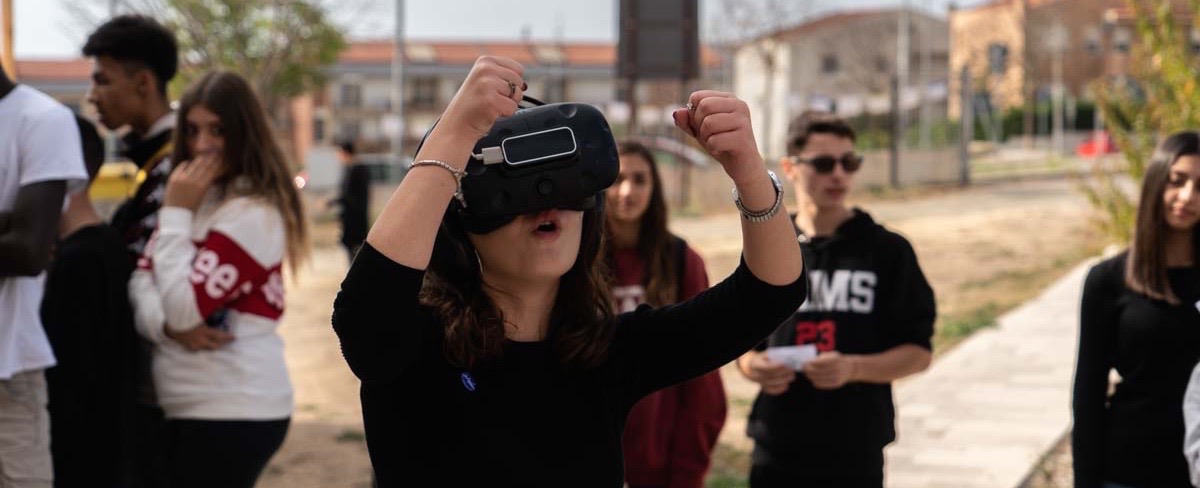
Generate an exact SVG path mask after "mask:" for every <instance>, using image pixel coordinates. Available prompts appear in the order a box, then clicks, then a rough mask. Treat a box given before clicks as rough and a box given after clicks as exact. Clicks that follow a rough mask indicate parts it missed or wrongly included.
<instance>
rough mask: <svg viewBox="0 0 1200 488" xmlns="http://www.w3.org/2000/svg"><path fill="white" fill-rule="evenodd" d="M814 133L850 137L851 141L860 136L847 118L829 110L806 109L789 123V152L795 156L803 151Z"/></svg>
mask: <svg viewBox="0 0 1200 488" xmlns="http://www.w3.org/2000/svg"><path fill="white" fill-rule="evenodd" d="M813 134H832V135H835V136H838V137H844V138H846V139H850V142H854V141H855V140H856V139H857V138H858V136H857V135H856V134H855V133H854V129H853V128H851V127H850V124H847V123H846V121H845V119H842V118H841V117H838V116H836V115H833V114H831V113H829V112H821V111H819V110H806V111H804V113H801V114H800V115H799V116H797V117H796V118H795V119H793V120H792V122H791V124H789V125H788V136H787V151H788V154H790V155H793V156H794V155H796V154H799V153H800V151H803V150H804V146H805V145H806V144H808V138H809V137H810V136H812V135H813Z"/></svg>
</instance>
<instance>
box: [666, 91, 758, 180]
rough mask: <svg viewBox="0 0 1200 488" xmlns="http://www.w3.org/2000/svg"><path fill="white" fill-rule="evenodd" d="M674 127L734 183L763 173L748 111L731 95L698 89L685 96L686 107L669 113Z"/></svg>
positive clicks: (742, 103)
mask: <svg viewBox="0 0 1200 488" xmlns="http://www.w3.org/2000/svg"><path fill="white" fill-rule="evenodd" d="M672 116H673V118H674V119H675V126H676V127H679V129H680V130H682V131H684V132H687V133H688V134H689V135H691V136H692V137H694V138H695V139H696V141H697V142H699V143H700V145H701V146H703V147H704V149H705V150H706V151H708V154H709V155H711V156H712V157H713V158H714V159H716V160H717V161H718V162H720V163H721V166H722V167H723V168H724V169H725V173H726V174H728V175H729V177H730V178H732V179H733V181H734V183H741V182H744V181H747V179H748V178H756V177H759V176H762V174H763V173H765V169H764V168H765V167H766V165H765V164H764V163H763V159H762V154H760V153H759V152H758V143H757V142H755V140H754V131H753V130H752V129H751V127H750V108H749V107H747V106H746V102H744V101H742V100H740V99H738V98H737V97H735V96H733V94H731V93H725V92H718V91H711V90H701V91H698V92H695V93H692V95H691V96H690V97H688V108H681V109H678V110H676V111H675V112H674V113H673V114H672Z"/></svg>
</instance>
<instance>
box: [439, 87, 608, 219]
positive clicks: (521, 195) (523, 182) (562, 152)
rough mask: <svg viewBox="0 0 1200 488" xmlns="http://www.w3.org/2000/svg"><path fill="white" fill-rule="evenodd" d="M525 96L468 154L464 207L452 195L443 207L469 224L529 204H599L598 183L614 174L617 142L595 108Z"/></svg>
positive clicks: (512, 213)
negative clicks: (523, 104) (520, 105)
mask: <svg viewBox="0 0 1200 488" xmlns="http://www.w3.org/2000/svg"><path fill="white" fill-rule="evenodd" d="M526 101H528V102H530V103H536V104H538V106H533V107H528V108H522V109H519V110H517V112H516V113H515V114H513V115H512V116H510V117H502V118H500V119H497V120H496V123H495V125H493V126H492V129H491V131H490V132H488V134H487V135H486V136H484V137H483V138H482V139H480V140H479V142H477V143H476V144H475V148H474V150H473V151H472V155H473V156H472V158H471V160H470V161H468V162H467V166H466V168H465V172H466V176H464V177H463V179H462V193H463V198H464V200H465V201H466V207H465V208H464V207H463V205H461V204H460V203H459V202H458V201H457V200H454V201H452V202H451V207H450V209H449V211H450V212H454V213H457V214H458V216H459V218H461V219H462V222H463V224H464V226H465V227H466V229H467V231H469V232H472V233H475V234H486V233H488V232H491V231H493V230H496V229H498V228H500V227H503V226H504V225H505V224H508V223H509V222H512V220H513V219H515V218H516V217H518V216H520V215H522V214H526V213H531V212H538V211H542V210H548V209H553V208H557V209H565V210H589V209H592V208H595V206H596V205H601V206H603V192H602V191H603V190H604V189H605V188H608V187H609V186H610V185H612V183H613V181H615V180H616V178H617V173H618V170H619V169H620V165H619V163H618V160H617V145H616V142H614V141H613V136H612V130H611V129H609V127H608V121H607V120H605V118H604V115H603V114H601V113H600V111H599V110H597V109H596V108H595V107H593V106H591V105H587V104H582V103H555V104H550V105H546V104H541V102H538V101H537V100H536V99H533V98H530V97H526ZM435 125H436V124H435ZM432 130H433V129H432V128H431V129H430V131H432ZM425 136H426V137H428V136H429V133H426V134H425ZM421 142H422V144H424V139H422V141H421ZM417 150H418V151H420V147H419V146H418V148H417Z"/></svg>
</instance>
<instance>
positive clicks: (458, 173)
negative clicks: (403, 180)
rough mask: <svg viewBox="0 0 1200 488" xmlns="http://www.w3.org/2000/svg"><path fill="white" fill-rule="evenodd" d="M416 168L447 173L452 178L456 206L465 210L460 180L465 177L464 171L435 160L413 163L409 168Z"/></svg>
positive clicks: (465, 200)
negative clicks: (456, 201) (424, 167)
mask: <svg viewBox="0 0 1200 488" xmlns="http://www.w3.org/2000/svg"><path fill="white" fill-rule="evenodd" d="M417 166H436V167H439V168H442V169H444V170H446V171H449V172H450V175H451V176H454V199H455V200H458V204H459V205H462V208H464V209H465V208H467V199H466V198H463V191H462V179H463V177H464V176H466V175H467V172H466V171H463V170H459V169H454V167H453V166H450V165H449V164H446V163H445V162H444V161H438V160H436V159H422V160H420V161H413V163H412V165H410V166H409V168H410V169H411V168H416V167H417Z"/></svg>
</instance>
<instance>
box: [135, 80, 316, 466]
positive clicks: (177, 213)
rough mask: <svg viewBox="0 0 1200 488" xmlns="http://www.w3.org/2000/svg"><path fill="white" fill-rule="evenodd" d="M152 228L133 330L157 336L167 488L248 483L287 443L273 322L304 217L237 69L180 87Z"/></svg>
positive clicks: (139, 273) (299, 254) (284, 387)
mask: <svg viewBox="0 0 1200 488" xmlns="http://www.w3.org/2000/svg"><path fill="white" fill-rule="evenodd" d="M178 113H179V115H178V118H179V120H178V122H177V123H176V131H175V135H174V143H173V144H174V148H175V149H174V151H175V153H174V155H173V157H172V160H173V161H180V163H179V165H178V166H177V167H176V168H175V169H174V171H173V172H172V173H171V176H170V178H169V179H168V181H167V186H166V194H165V195H164V197H163V206H162V209H161V210H159V212H158V229H157V230H156V231H155V233H154V235H153V237H152V238H151V241H150V243H149V244H147V246H146V250H145V252H144V253H143V255H142V258H141V259H139V261H138V269H137V270H136V271H134V274H133V277H132V278H131V279H130V297H131V301H132V302H133V306H134V317H135V320H136V323H137V328H138V332H139V333H140V334H141V335H142V336H144V337H146V338H147V339H148V340H150V341H151V342H152V343H154V352H153V363H152V364H153V374H154V386H155V389H156V390H157V394H158V401H159V404H160V405H162V407H163V410H164V411H165V413H166V417H167V439H166V445H164V446H162V447H163V449H164V450H165V451H166V452H165V455H166V457H167V466H168V476H169V478H170V486H171V487H172V488H180V487H184V488H186V487H214V486H221V487H243V488H251V487H253V486H254V483H255V481H256V480H257V479H258V476H259V474H260V473H261V472H262V470H263V468H264V467H266V465H267V461H268V460H270V458H271V456H272V455H274V453H275V451H276V450H278V449H279V446H280V445H281V444H282V443H283V439H284V436H285V434H286V433H287V430H288V424H289V421H290V418H291V414H292V387H291V382H290V381H289V379H288V372H287V366H286V364H285V363H284V357H283V340H282V338H281V337H280V336H279V334H278V333H277V332H276V329H277V328H278V326H279V319H280V317H281V315H282V314H283V306H284V296H283V291H284V290H283V280H282V278H281V274H282V265H283V263H284V261H285V259H286V261H287V262H288V264H289V265H290V266H291V268H292V270H293V271H295V269H296V268H297V267H298V266H299V263H300V262H301V261H302V260H303V259H304V257H305V256H306V254H307V247H306V243H307V224H306V220H305V218H304V209H303V207H302V206H301V203H300V196H299V194H298V193H297V192H296V187H295V186H294V185H293V184H292V178H291V171H290V169H289V168H288V164H287V160H286V159H285V158H284V156H283V151H282V150H281V149H280V147H279V144H278V143H277V142H276V140H275V137H274V135H273V133H272V132H271V128H270V125H269V123H268V122H267V118H266V114H265V112H264V111H263V108H262V104H261V103H260V102H259V100H258V97H257V96H255V94H254V92H253V90H252V89H251V88H250V85H249V84H248V83H247V82H246V80H245V79H243V78H242V77H241V76H238V75H236V74H234V73H230V72H214V73H209V74H207V75H205V76H204V77H203V78H201V79H200V80H199V81H198V82H196V83H195V84H194V85H193V86H192V87H191V88H190V89H189V90H188V91H187V93H185V94H184V95H183V98H182V99H181V100H180V104H179V112H178Z"/></svg>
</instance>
